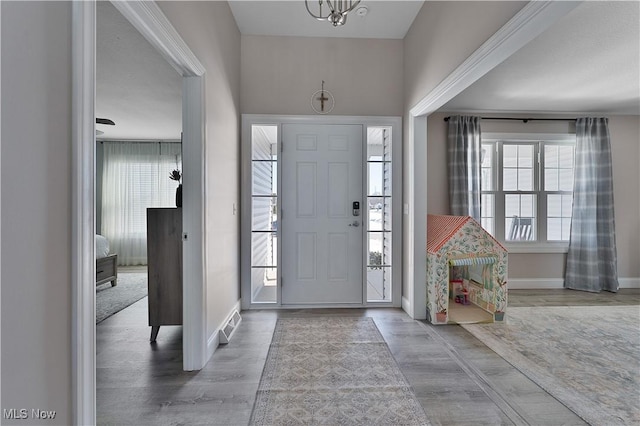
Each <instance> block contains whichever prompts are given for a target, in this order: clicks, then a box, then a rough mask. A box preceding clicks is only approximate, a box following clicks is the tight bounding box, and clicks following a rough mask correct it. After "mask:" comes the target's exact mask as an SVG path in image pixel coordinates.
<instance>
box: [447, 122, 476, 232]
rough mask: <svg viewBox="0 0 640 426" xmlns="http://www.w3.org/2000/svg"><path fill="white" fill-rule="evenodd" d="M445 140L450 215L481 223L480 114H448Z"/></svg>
mask: <svg viewBox="0 0 640 426" xmlns="http://www.w3.org/2000/svg"><path fill="white" fill-rule="evenodd" d="M447 143H448V167H449V206H450V209H451V214H452V215H455V216H471V217H473V218H474V219H475V220H477V221H478V222H480V117H470V116H460V115H455V116H452V117H450V118H449V129H448V133H447Z"/></svg>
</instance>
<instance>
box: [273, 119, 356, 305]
mask: <svg viewBox="0 0 640 426" xmlns="http://www.w3.org/2000/svg"><path fill="white" fill-rule="evenodd" d="M362 133H363V130H362V126H361V125H308V124H284V125H283V126H282V144H283V151H282V153H281V164H282V198H281V202H282V217H281V218H280V219H279V220H280V223H281V224H282V225H281V226H282V231H281V232H282V234H281V236H282V252H281V256H282V272H281V277H282V303H283V304H333V303H335V304H338V303H340V304H345V303H357V304H361V303H363V299H362V297H363V284H362V269H363V265H362V262H363V250H362V240H363V238H362V232H363V220H362V217H363V214H364V210H363V208H364V205H363V199H362V174H363V173H362ZM354 203H359V207H360V210H359V211H358V213H359V215H357V216H356V215H354V210H353V207H354Z"/></svg>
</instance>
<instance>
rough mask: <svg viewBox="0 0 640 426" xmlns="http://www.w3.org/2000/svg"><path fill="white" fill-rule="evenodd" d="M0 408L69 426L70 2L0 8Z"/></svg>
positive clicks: (35, 422) (12, 5) (5, 5)
mask: <svg viewBox="0 0 640 426" xmlns="http://www.w3.org/2000/svg"><path fill="white" fill-rule="evenodd" d="M0 7H1V8H2V9H1V14H2V148H1V149H2V152H1V157H2V218H1V225H2V276H1V279H2V302H1V303H2V372H1V376H2V379H1V380H2V404H1V405H2V407H1V408H27V409H31V408H40V409H44V410H55V411H56V412H57V415H56V417H55V419H54V420H52V421H41V422H40V423H38V421H37V420H34V419H28V420H17V421H16V420H14V421H11V420H4V419H3V420H2V423H3V424H7V425H9V424H48V425H53V424H60V425H67V424H70V423H71V3H70V2H64V3H63V2H1V5H0Z"/></svg>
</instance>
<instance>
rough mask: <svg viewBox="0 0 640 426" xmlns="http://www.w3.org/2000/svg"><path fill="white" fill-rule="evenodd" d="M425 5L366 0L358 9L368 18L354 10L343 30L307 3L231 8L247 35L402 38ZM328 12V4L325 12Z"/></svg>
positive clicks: (419, 0) (235, 1)
mask: <svg viewBox="0 0 640 426" xmlns="http://www.w3.org/2000/svg"><path fill="white" fill-rule="evenodd" d="M423 3H424V0H409V1H406V0H404V1H401V0H392V1H389V0H386V1H383V0H364V1H362V2H361V3H360V4H359V5H358V6H356V10H357V9H358V8H361V7H364V8H366V9H367V14H366V16H364V17H361V16H359V15H358V14H357V13H356V10H354V11H353V12H350V13H349V14H348V15H347V23H346V24H345V25H343V26H341V27H334V26H333V25H331V24H330V23H329V22H328V21H317V20H315V19H313V18H312V17H311V16H310V15H309V13H308V12H307V9H306V7H305V4H304V1H303V0H289V1H244V0H232V1H229V6H230V7H231V12H232V13H233V16H234V18H235V19H236V23H237V24H238V28H239V29H240V32H241V33H242V34H245V35H267V36H302V37H346V38H391V39H402V38H404V36H405V35H406V34H407V31H408V30H409V27H411V24H412V23H413V20H414V19H415V17H416V15H417V14H418V12H419V11H420V8H421V7H422V4H423ZM317 5H318V0H309V7H310V8H311V10H312V11H317ZM326 10H327V9H326V1H324V6H323V12H324V11H326Z"/></svg>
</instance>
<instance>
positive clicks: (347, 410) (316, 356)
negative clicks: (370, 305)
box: [250, 317, 429, 426]
mask: <svg viewBox="0 0 640 426" xmlns="http://www.w3.org/2000/svg"><path fill="white" fill-rule="evenodd" d="M250 424H251V425H284V424H286V425H344V424H349V425H407V426H408V425H429V421H428V420H427V417H426V415H425V413H424V410H423V409H422V406H421V405H420V403H419V402H418V400H417V399H416V396H415V394H414V393H413V390H412V389H411V386H410V385H409V383H408V382H407V380H406V378H405V377H404V376H403V374H402V372H401V371H400V369H399V367H398V365H397V364H396V362H395V360H394V359H393V356H392V355H391V352H390V351H389V348H388V346H387V344H386V343H385V341H384V339H383V338H382V336H381V335H380V332H379V331H378V329H377V327H376V325H375V323H374V322H373V320H372V319H371V318H348V317H347V318H335V317H322V318H295V319H294V318H287V319H279V320H278V322H277V324H276V328H275V331H274V333H273V339H272V341H271V346H270V348H269V353H268V355H267V360H266V363H265V367H264V370H263V372H262V378H261V379H260V385H259V386H258V393H257V395H256V403H255V404H254V408H253V413H252V415H251V421H250Z"/></svg>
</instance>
